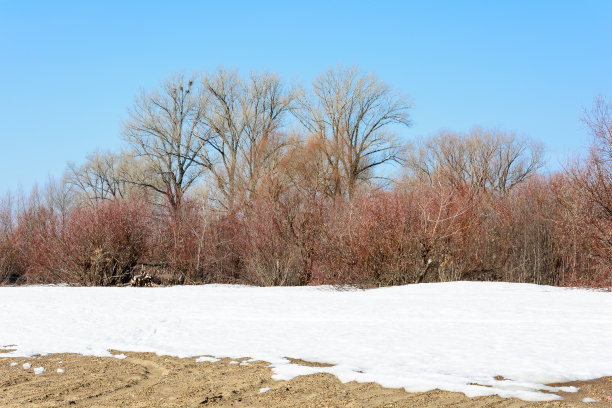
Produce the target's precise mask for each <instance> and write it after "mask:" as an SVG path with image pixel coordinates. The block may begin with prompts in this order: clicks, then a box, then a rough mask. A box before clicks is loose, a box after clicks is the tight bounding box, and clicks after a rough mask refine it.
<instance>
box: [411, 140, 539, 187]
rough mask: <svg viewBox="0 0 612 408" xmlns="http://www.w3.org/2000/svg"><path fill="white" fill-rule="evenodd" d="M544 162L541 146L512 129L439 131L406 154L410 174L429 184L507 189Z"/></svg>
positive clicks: (525, 177) (533, 172)
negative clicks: (460, 131) (521, 136)
mask: <svg viewBox="0 0 612 408" xmlns="http://www.w3.org/2000/svg"><path fill="white" fill-rule="evenodd" d="M542 165H543V160H542V146H541V145H539V144H537V143H535V142H533V141H530V140H528V139H525V138H519V137H517V136H516V135H515V134H514V133H505V132H498V131H489V130H483V129H480V128H477V129H475V130H473V131H471V132H470V133H468V134H462V133H455V132H441V133H439V134H437V135H435V136H433V137H430V138H428V139H426V140H425V141H423V142H422V143H421V144H420V146H418V147H417V148H416V149H413V150H412V151H411V152H410V154H409V155H408V159H407V161H406V169H407V171H408V174H409V176H410V177H414V178H416V179H417V180H419V181H421V182H427V183H430V184H433V183H436V182H438V181H442V182H445V183H450V184H451V185H454V186H456V187H458V186H470V187H472V188H474V189H477V190H489V191H496V192H501V193H506V192H507V191H509V190H510V189H512V188H513V187H514V186H516V185H517V184H518V183H520V182H522V181H523V180H525V179H527V178H528V177H530V176H531V175H533V174H535V172H536V171H537V170H538V169H540V168H541V167H542Z"/></svg>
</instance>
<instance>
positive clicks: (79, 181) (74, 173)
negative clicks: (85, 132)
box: [66, 152, 129, 201]
mask: <svg viewBox="0 0 612 408" xmlns="http://www.w3.org/2000/svg"><path fill="white" fill-rule="evenodd" d="M126 162H127V157H126V155H124V154H121V153H119V154H117V153H112V152H95V153H92V154H90V155H89V156H87V160H86V161H85V163H84V164H83V165H81V166H76V165H75V164H74V163H71V164H69V165H68V170H67V175H66V177H67V180H68V182H69V183H70V184H71V185H73V186H75V187H76V188H77V189H78V190H80V191H81V192H82V193H83V194H85V196H86V197H87V199H89V200H91V201H100V200H106V199H112V198H120V197H124V196H125V195H126V194H127V190H128V188H129V185H128V182H127V181H126V179H125V177H124V174H123V173H124V171H123V168H124V167H126V166H127V163H126Z"/></svg>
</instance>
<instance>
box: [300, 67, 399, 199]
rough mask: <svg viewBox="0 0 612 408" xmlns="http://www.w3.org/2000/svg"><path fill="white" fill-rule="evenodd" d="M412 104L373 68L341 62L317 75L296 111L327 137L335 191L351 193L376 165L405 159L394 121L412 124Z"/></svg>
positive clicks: (313, 129)
mask: <svg viewBox="0 0 612 408" xmlns="http://www.w3.org/2000/svg"><path fill="white" fill-rule="evenodd" d="M409 108H410V105H409V103H408V101H407V100H406V99H405V98H403V97H400V96H398V95H397V94H396V93H395V92H393V91H392V90H391V88H390V87H389V86H388V85H387V84H386V83H384V82H382V81H380V80H379V79H378V78H377V77H376V75H374V74H373V73H370V74H364V73H363V72H361V71H360V70H359V69H358V68H357V67H356V66H353V67H350V68H347V69H344V68H342V67H341V66H339V67H338V69H337V70H332V69H330V70H328V71H327V72H325V73H324V74H323V75H321V76H319V77H318V78H317V79H315V81H314V82H313V84H312V94H309V93H307V92H305V91H303V90H302V91H301V93H300V95H299V97H298V99H297V104H296V109H295V110H294V114H295V116H296V117H297V118H298V120H299V121H300V122H301V123H302V125H304V127H305V128H306V129H307V131H308V133H310V134H312V135H316V136H317V137H319V138H321V140H322V142H323V143H321V146H322V148H323V151H324V153H325V156H326V159H327V163H328V166H329V168H330V173H331V174H332V178H333V180H332V184H333V194H334V195H344V194H346V195H348V196H349V197H352V196H353V194H354V193H355V190H356V188H357V185H358V184H359V182H362V181H367V180H369V179H371V178H372V177H373V170H374V169H375V168H376V167H377V166H379V165H381V164H383V163H387V162H400V161H401V154H400V153H401V144H400V143H399V141H398V139H397V138H396V136H395V135H394V134H393V133H391V131H390V129H389V127H390V125H393V124H401V125H406V126H408V125H410V121H409V118H408V109H409Z"/></svg>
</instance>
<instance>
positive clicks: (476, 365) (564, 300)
mask: <svg viewBox="0 0 612 408" xmlns="http://www.w3.org/2000/svg"><path fill="white" fill-rule="evenodd" d="M9 345H15V346H12V347H5V348H7V349H13V348H16V349H17V350H16V351H13V352H11V353H8V354H0V357H14V356H31V355H34V354H46V353H65V352H72V353H81V354H84V355H97V356H110V355H111V354H110V353H109V351H108V350H109V349H114V350H123V351H140V352H156V353H158V354H169V355H174V356H183V357H188V356H189V357H196V356H197V357H200V356H208V357H233V358H239V357H246V356H248V357H252V358H253V359H256V360H264V361H268V362H270V363H271V364H272V366H273V369H274V372H275V377H274V378H276V379H290V378H293V377H295V376H297V375H302V374H310V373H315V372H327V373H331V374H334V375H336V376H338V378H339V379H340V380H342V381H351V380H356V381H362V382H364V381H374V382H377V383H380V384H381V385H383V386H386V387H404V388H405V389H406V390H407V391H427V390H431V389H435V388H440V389H442V390H448V391H459V392H463V393H465V394H466V395H468V396H478V395H491V394H498V395H500V396H502V397H518V398H522V399H525V400H534V401H535V400H550V399H560V398H561V397H559V396H557V395H555V394H552V393H554V392H556V391H559V389H556V388H552V387H547V386H545V385H544V384H549V383H555V382H565V381H571V380H586V379H592V378H598V377H603V376H611V375H612V293H607V292H597V291H588V290H572V289H562V288H553V287H548V286H535V285H524V284H509V283H485V282H454V283H439V284H421V285H412V286H402V287H393V288H384V289H373V290H366V291H361V290H349V291H336V290H333V289H331V288H328V287H299V288H256V287H244V286H226V285H207V286H179V287H168V288H72V287H55V286H30V287H4V288H0V346H9ZM285 357H292V358H299V359H303V360H306V361H313V362H322V363H331V364H334V366H333V367H306V366H302V365H297V364H292V363H290V362H289V360H287V359H285ZM0 361H2V359H1V358H0ZM200 361H214V359H211V358H203V359H201V360H200ZM497 376H501V377H503V378H504V379H499V378H500V377H497ZM495 377H497V378H498V379H496V378H495ZM541 391H549V392H548V393H544V392H541ZM563 391H572V389H569V388H566V389H564V390H563ZM551 392H552V393H551Z"/></svg>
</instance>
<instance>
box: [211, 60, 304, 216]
mask: <svg viewBox="0 0 612 408" xmlns="http://www.w3.org/2000/svg"><path fill="white" fill-rule="evenodd" d="M203 83H204V89H205V90H206V92H207V98H208V99H207V100H208V104H207V105H208V110H207V111H206V114H205V118H204V121H205V123H206V125H207V126H208V127H209V128H210V130H211V132H212V136H213V137H212V139H211V143H210V144H211V147H212V149H210V151H207V152H206V155H207V160H209V161H210V162H212V163H214V165H213V166H212V167H211V170H212V173H213V177H214V180H215V184H216V186H217V188H218V190H219V192H220V194H221V199H222V205H223V206H224V207H226V208H227V209H230V210H231V209H232V208H233V207H234V204H235V202H236V200H237V199H238V197H239V196H241V195H248V196H249V197H252V196H253V195H254V194H255V192H256V189H257V187H258V185H259V183H260V182H261V180H262V179H263V178H264V177H265V176H266V174H267V173H269V172H270V171H272V170H273V169H274V168H275V167H276V166H277V165H278V163H279V161H280V158H281V156H282V151H283V149H284V147H285V145H286V143H285V138H284V136H283V135H282V133H280V127H281V126H282V124H283V118H284V116H285V114H286V113H287V111H288V110H289V104H290V103H291V98H292V96H291V93H290V92H287V91H286V90H285V89H284V87H283V84H282V82H281V81H280V79H279V78H278V76H277V75H276V74H269V73H262V74H255V73H253V74H251V76H250V78H249V79H248V80H245V79H243V78H241V77H240V76H239V75H238V73H237V72H236V71H226V70H223V69H219V70H218V71H217V72H216V73H214V74H212V75H209V76H206V77H205V78H204V80H203Z"/></svg>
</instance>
